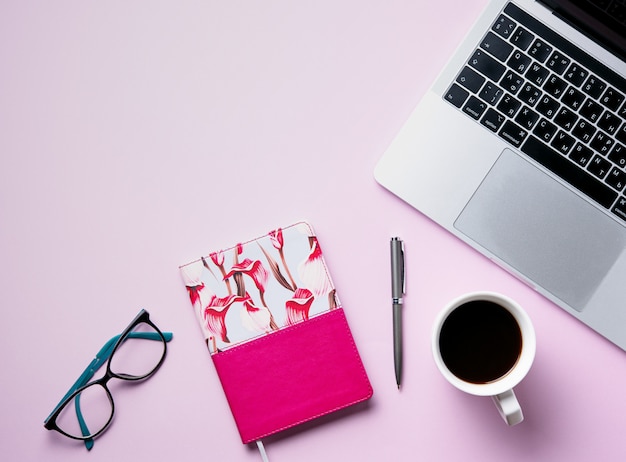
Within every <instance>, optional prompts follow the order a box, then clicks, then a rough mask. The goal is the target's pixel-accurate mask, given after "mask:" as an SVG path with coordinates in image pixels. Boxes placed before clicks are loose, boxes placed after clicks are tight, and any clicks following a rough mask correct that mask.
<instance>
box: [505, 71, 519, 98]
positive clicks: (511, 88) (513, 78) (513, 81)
mask: <svg viewBox="0 0 626 462" xmlns="http://www.w3.org/2000/svg"><path fill="white" fill-rule="evenodd" d="M522 85H524V79H523V78H522V77H520V76H519V75H517V74H516V73H515V72H513V71H507V72H506V74H504V77H502V80H500V86H502V88H504V89H505V90H506V91H508V92H509V93H512V94H515V93H517V92H518V90H519V89H520V88H521V86H522Z"/></svg>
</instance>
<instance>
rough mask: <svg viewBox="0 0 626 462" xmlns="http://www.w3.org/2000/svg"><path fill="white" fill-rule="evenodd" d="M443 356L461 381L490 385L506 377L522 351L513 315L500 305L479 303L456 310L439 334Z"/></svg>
mask: <svg viewBox="0 0 626 462" xmlns="http://www.w3.org/2000/svg"><path fill="white" fill-rule="evenodd" d="M439 349H440V351H441V357H442V359H443V361H444V363H445V364H446V366H447V367H448V369H449V370H450V371H451V372H452V373H453V374H454V375H456V376H457V377H458V378H460V379H461V380H464V381H466V382H471V383H489V382H493V381H495V380H497V379H499V378H501V377H503V376H505V375H506V374H507V373H508V372H509V371H510V370H511V369H512V368H513V366H515V364H516V363H517V360H518V359H519V356H520V354H521V351H522V334H521V331H520V328H519V326H518V324H517V321H516V320H515V318H514V317H513V315H512V314H511V313H510V312H509V311H508V310H506V309H505V308H503V307H502V306H500V305H498V304H497V303H493V302H489V301H485V300H476V301H471V302H468V303H465V304H463V305H461V306H459V307H458V308H456V309H455V310H454V311H453V312H452V313H450V314H449V315H448V317H447V318H446V320H445V321H444V323H443V325H442V327H441V332H440V335H439Z"/></svg>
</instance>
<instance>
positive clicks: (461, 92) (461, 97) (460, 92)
mask: <svg viewBox="0 0 626 462" xmlns="http://www.w3.org/2000/svg"><path fill="white" fill-rule="evenodd" d="M468 96H469V92H468V91H467V90H465V89H464V88H461V87H460V86H458V85H457V84H456V83H453V84H452V86H451V87H450V89H449V90H448V91H447V92H446V94H445V95H444V98H445V99H446V101H448V102H450V103H452V104H453V105H455V106H456V107H458V108H459V109H460V108H461V106H463V103H464V102H465V100H466V99H467V97H468Z"/></svg>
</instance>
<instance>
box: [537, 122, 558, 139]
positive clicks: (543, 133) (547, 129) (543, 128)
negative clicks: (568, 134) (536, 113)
mask: <svg viewBox="0 0 626 462" xmlns="http://www.w3.org/2000/svg"><path fill="white" fill-rule="evenodd" d="M556 130H557V128H556V125H554V124H553V123H551V122H548V121H547V120H546V119H541V120H540V121H539V123H538V124H537V126H536V127H535V129H534V130H533V133H534V134H535V135H537V136H538V137H539V138H540V139H542V140H543V141H545V142H546V143H548V142H549V141H550V140H551V139H552V137H553V136H554V134H555V133H556Z"/></svg>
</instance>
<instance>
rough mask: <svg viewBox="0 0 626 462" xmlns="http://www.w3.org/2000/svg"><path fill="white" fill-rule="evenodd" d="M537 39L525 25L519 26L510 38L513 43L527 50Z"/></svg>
mask: <svg viewBox="0 0 626 462" xmlns="http://www.w3.org/2000/svg"><path fill="white" fill-rule="evenodd" d="M534 39H535V36H534V35H533V34H531V33H530V32H528V31H527V30H526V29H524V28H523V27H518V28H517V30H516V31H515V32H514V33H513V35H512V36H511V38H510V39H509V40H510V42H511V43H512V44H514V45H515V46H516V47H518V48H519V49H521V50H526V48H528V47H529V46H530V44H531V43H532V42H533V40H534Z"/></svg>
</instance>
